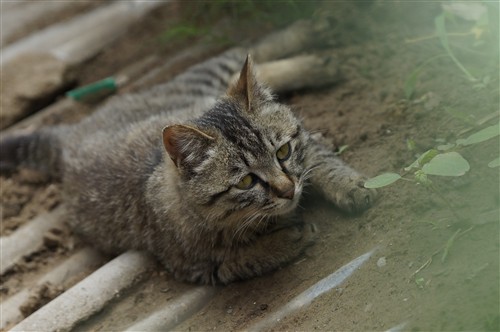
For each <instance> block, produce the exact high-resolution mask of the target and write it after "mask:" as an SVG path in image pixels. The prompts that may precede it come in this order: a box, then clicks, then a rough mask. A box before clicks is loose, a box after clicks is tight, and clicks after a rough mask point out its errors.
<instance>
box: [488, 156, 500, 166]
mask: <svg viewBox="0 0 500 332" xmlns="http://www.w3.org/2000/svg"><path fill="white" fill-rule="evenodd" d="M498 166H500V157H498V158H497V159H493V160H492V161H490V162H489V163H488V167H490V168H494V167H498Z"/></svg>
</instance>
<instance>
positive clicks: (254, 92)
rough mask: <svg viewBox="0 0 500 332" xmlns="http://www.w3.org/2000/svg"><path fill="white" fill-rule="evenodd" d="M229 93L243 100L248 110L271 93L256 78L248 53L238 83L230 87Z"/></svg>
mask: <svg viewBox="0 0 500 332" xmlns="http://www.w3.org/2000/svg"><path fill="white" fill-rule="evenodd" d="M228 95H229V96H230V97H232V98H235V99H236V100H239V101H241V102H242V103H243V104H244V106H245V108H246V110H247V111H250V110H251V109H252V106H254V105H255V104H256V102H258V101H261V100H263V99H267V98H268V97H269V96H268V95H269V93H267V91H266V89H265V88H264V87H262V86H261V85H260V84H259V82H258V81H257V79H256V76H255V71H254V64H253V61H252V57H251V56H250V54H249V55H247V59H246V60H245V64H244V65H243V68H242V69H241V72H240V76H239V78H238V81H237V82H236V84H234V85H232V86H231V87H229V90H228Z"/></svg>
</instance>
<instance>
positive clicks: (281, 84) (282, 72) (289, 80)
mask: <svg viewBox="0 0 500 332" xmlns="http://www.w3.org/2000/svg"><path fill="white" fill-rule="evenodd" d="M256 74H257V78H258V79H259V81H261V82H264V83H266V85H268V86H269V87H270V88H271V89H272V90H273V91H274V92H277V93H283V92H289V91H293V90H298V89H304V88H318V87H321V86H324V85H327V84H332V83H336V82H338V81H339V80H340V78H341V76H340V73H339V65H338V62H337V61H336V60H335V59H334V58H333V57H331V56H329V55H319V54H310V55H299V56H295V57H291V58H286V59H281V60H276V61H270V62H265V63H260V64H257V65H256Z"/></svg>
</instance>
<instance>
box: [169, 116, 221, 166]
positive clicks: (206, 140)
mask: <svg viewBox="0 0 500 332" xmlns="http://www.w3.org/2000/svg"><path fill="white" fill-rule="evenodd" d="M214 140H215V138H214V137H212V136H210V135H208V134H206V133H204V132H203V131H201V130H199V129H197V128H194V127H191V126H186V125H172V126H167V127H165V128H164V129H163V145H164V146H165V150H167V152H168V154H169V156H170V158H171V159H172V160H173V162H174V163H175V165H176V166H177V167H179V166H180V165H181V163H184V164H188V165H186V166H193V167H194V166H196V164H198V163H199V162H201V161H202V157H204V156H205V153H204V152H205V151H206V148H207V147H208V145H210V144H211V143H212V142H213V141H214Z"/></svg>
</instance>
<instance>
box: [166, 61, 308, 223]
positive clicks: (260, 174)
mask: <svg viewBox="0 0 500 332" xmlns="http://www.w3.org/2000/svg"><path fill="white" fill-rule="evenodd" d="M163 141H164V145H165V148H166V150H167V152H168V153H169V155H170V157H171V159H172V160H173V162H174V163H175V165H176V166H177V169H178V172H179V174H180V177H181V183H182V186H183V189H182V190H183V193H184V194H185V195H186V197H187V199H189V198H191V199H192V202H193V209H196V210H198V211H200V212H201V213H204V214H205V215H206V217H207V220H214V221H215V222H216V221H218V220H222V219H225V220H236V221H238V220H239V221H240V222H246V223H249V225H248V227H251V225H250V223H258V222H259V221H261V220H263V219H265V218H264V217H268V216H276V215H281V214H285V213H288V212H290V211H292V210H293V209H295V207H296V206H297V203H298V200H299V198H300V196H301V194H302V189H303V186H304V180H305V179H304V177H305V176H306V172H307V170H306V169H305V166H304V158H305V148H306V146H305V145H306V141H307V133H306V132H305V131H304V130H303V128H302V125H301V123H300V121H299V120H298V119H297V118H296V117H295V116H294V115H293V114H292V112H291V111H290V109H289V108H288V107H287V106H285V105H283V104H280V103H278V102H276V101H275V100H274V98H273V96H272V94H271V93H270V91H269V90H268V89H267V88H266V87H264V86H263V85H261V84H260V83H259V82H257V80H256V78H255V75H254V72H253V69H252V63H251V60H250V59H249V58H247V61H246V62H245V65H244V66H243V69H242V71H241V74H240V77H239V79H238V81H237V83H236V84H234V85H233V86H232V87H230V89H229V90H228V93H227V96H226V97H224V98H222V99H220V100H219V101H218V102H217V103H216V104H215V106H214V107H213V108H212V109H211V110H209V111H208V112H206V113H205V114H204V115H203V116H202V117H200V118H198V119H196V120H194V121H192V122H190V123H187V124H182V125H173V126H169V127H167V128H165V129H164V132H163Z"/></svg>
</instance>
